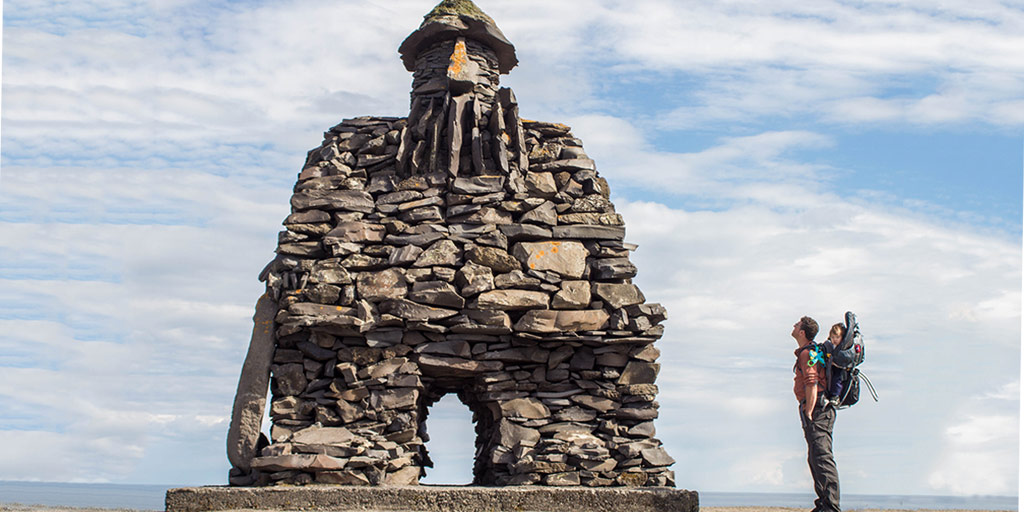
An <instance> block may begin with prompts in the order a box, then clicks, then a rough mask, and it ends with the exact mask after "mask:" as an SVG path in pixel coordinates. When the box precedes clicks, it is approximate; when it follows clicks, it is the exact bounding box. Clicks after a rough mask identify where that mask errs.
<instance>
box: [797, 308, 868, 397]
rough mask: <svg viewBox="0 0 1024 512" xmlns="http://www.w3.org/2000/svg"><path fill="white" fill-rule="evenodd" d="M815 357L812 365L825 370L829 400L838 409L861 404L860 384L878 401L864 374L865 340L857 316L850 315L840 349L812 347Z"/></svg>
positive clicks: (826, 392)
mask: <svg viewBox="0 0 1024 512" xmlns="http://www.w3.org/2000/svg"><path fill="white" fill-rule="evenodd" d="M809 347H810V350H811V354H810V356H811V357H810V360H809V361H808V364H810V365H814V364H820V365H821V366H822V369H824V370H825V382H827V383H828V389H826V390H825V398H826V399H828V401H829V403H831V404H832V406H833V407H835V408H836V409H845V408H847V407H850V406H851V405H853V404H856V403H857V401H859V400H860V382H861V381H864V384H865V385H866V386H867V388H868V391H869V392H870V393H871V398H873V399H874V400H875V401H876V402H877V401H878V393H876V392H875V388H874V386H872V385H871V381H870V380H868V378H867V377H866V376H865V375H864V374H863V373H862V372H861V371H860V368H858V366H860V364H861V363H863V362H864V337H863V336H862V335H861V333H860V324H859V323H857V315H854V314H853V313H852V312H850V311H847V312H846V335H845V336H843V339H842V341H840V342H839V345H836V346H833V345H832V343H831V342H830V341H825V342H823V343H815V344H813V345H809Z"/></svg>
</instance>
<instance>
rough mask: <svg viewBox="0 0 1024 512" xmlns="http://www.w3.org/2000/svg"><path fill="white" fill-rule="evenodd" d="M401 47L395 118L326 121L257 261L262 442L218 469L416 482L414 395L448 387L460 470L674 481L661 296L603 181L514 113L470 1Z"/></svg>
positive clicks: (488, 33)
mask: <svg viewBox="0 0 1024 512" xmlns="http://www.w3.org/2000/svg"><path fill="white" fill-rule="evenodd" d="M455 4H458V5H455ZM453 5H455V7H458V8H457V9H456V8H454V7H453ZM402 53H403V60H404V61H405V63H406V65H407V68H408V69H409V70H410V71H412V72H413V91H412V94H411V108H410V112H409V115H408V116H407V117H404V118H395V117H361V118H356V119H349V120H346V121H343V122H342V123H340V124H339V125H337V126H335V127H333V128H331V129H330V130H329V131H328V132H326V133H325V138H324V141H323V143H322V144H321V145H320V146H319V147H317V148H315V149H313V150H311V151H310V153H309V155H308V158H307V160H306V163H305V165H304V166H303V169H302V171H301V173H300V174H299V177H298V181H297V183H296V185H295V194H294V195H293V196H292V199H291V206H292V214H291V215H289V216H288V218H286V219H285V221H284V225H285V227H286V230H285V231H283V232H282V233H281V235H280V237H279V244H278V248H277V253H278V256H277V258H276V259H275V260H274V261H272V262H271V263H270V264H269V265H268V266H267V269H266V270H265V271H264V272H263V274H262V275H261V279H262V280H265V281H266V283H267V292H268V296H267V299H265V300H266V301H272V304H273V305H272V306H265V307H264V309H268V308H269V309H271V310H272V314H271V315H269V316H271V317H272V321H267V320H264V322H269V323H271V325H270V326H269V327H268V328H267V332H268V333H269V334H267V336H268V337H269V338H268V340H269V341H267V343H268V344H270V345H271V348H270V349H268V350H269V352H267V354H270V355H269V356H264V357H265V358H266V357H269V359H270V361H269V362H268V365H269V366H270V369H271V371H272V375H273V379H272V383H271V390H272V394H273V401H272V404H271V420H272V422H273V426H272V428H271V437H272V439H271V444H270V445H269V446H268V447H266V448H264V449H262V450H261V451H260V453H258V454H257V453H251V455H249V456H237V457H235V458H233V459H232V463H233V464H234V465H235V468H236V469H235V479H234V480H233V481H234V482H236V483H259V484H270V483H290V484H303V483H313V482H317V483H338V484H353V485H382V484H414V483H416V482H417V481H418V479H419V477H420V476H421V475H422V465H423V464H424V462H425V453H424V447H423V446H424V445H423V441H422V438H421V436H420V432H421V431H422V428H423V421H424V416H425V412H426V409H427V407H428V406H429V405H430V404H431V403H433V402H434V401H436V400H437V399H438V398H440V396H442V395H444V394H445V393H449V392H456V393H458V394H459V397H460V399H461V400H462V401H463V403H466V404H467V405H468V406H469V407H470V409H471V410H473V412H474V414H475V415H476V417H477V423H476V433H477V435H476V440H475V443H476V446H477V454H478V455H477V458H476V461H475V464H474V483H476V484H480V485H525V484H542V485H588V486H613V485H618V486H636V485H650V486H671V485H674V482H673V474H672V472H671V470H669V469H668V466H669V465H671V464H672V463H673V462H674V461H673V460H672V459H671V457H669V456H668V455H667V454H666V453H665V452H664V450H663V449H662V448H661V443H660V441H658V440H657V439H656V438H655V437H654V434H655V432H654V425H653V420H654V418H655V417H657V409H658V406H657V402H656V401H655V397H656V394H657V387H656V386H655V384H654V381H655V377H656V375H657V373H658V369H659V365H658V364H657V362H656V360H657V358H658V355H659V353H658V350H657V349H656V348H654V346H653V342H654V341H655V340H657V339H658V338H659V337H660V336H661V334H662V327H661V326H659V325H658V324H659V323H660V322H661V321H663V320H664V319H665V310H664V308H662V307H661V306H660V305H657V304H646V303H645V298H644V296H643V294H642V293H641V292H640V290H639V289H638V288H637V287H636V286H635V285H634V284H633V283H632V278H633V276H635V275H636V273H637V269H636V267H635V266H634V265H633V264H632V263H630V261H629V253H630V252H631V251H632V250H634V249H635V248H636V247H635V246H633V245H631V244H628V243H625V242H624V236H625V228H624V226H623V220H622V218H621V216H620V215H618V214H617V213H615V207H614V205H613V204H612V202H611V201H610V200H609V188H608V183H607V182H606V181H605V180H604V179H603V178H601V177H600V176H599V175H598V173H597V170H596V165H595V163H594V161H593V160H590V159H589V158H588V157H587V156H586V153H585V151H584V150H583V147H582V142H581V141H580V140H579V139H577V138H575V137H574V136H573V135H572V133H571V131H570V129H569V127H568V126H565V125H561V124H555V123H542V122H534V121H527V120H523V119H521V118H520V117H519V113H518V104H517V101H516V99H515V95H514V94H513V93H512V91H511V90H509V89H506V88H499V82H498V76H499V73H505V72H507V71H508V70H509V69H511V67H512V66H514V65H515V53H514V48H513V47H512V45H511V43H509V42H508V41H507V40H506V39H505V38H504V36H503V35H502V34H501V32H500V30H498V29H497V27H496V26H495V25H494V23H493V20H491V19H490V18H488V17H487V16H486V15H484V14H483V13H482V12H479V9H476V6H474V5H472V3H471V2H468V1H465V0H460V1H452V0H447V1H446V2H442V4H441V5H439V6H438V8H436V9H435V10H434V11H432V12H431V13H430V14H429V15H428V16H427V18H426V19H425V21H424V23H423V25H422V26H421V27H420V29H419V30H417V31H416V32H414V33H413V34H412V35H411V36H410V37H409V39H407V40H406V42H405V43H403V45H402ZM258 323H259V322H258ZM254 340H255V338H254ZM264 386H265V384H264ZM264 389H265V387H264ZM241 394H242V393H241V386H240V395H241ZM236 409H237V404H236ZM243 444H244V443H243ZM247 446H248V445H247ZM250 451H252V452H254V450H252V449H250ZM250 460H251V464H250V463H249V462H250ZM237 461H241V462H237Z"/></svg>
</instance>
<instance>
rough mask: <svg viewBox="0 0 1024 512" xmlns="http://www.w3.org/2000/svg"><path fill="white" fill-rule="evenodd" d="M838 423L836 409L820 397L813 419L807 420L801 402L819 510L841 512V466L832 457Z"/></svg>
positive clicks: (801, 421) (802, 423)
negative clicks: (833, 429) (835, 427)
mask: <svg viewBox="0 0 1024 512" xmlns="http://www.w3.org/2000/svg"><path fill="white" fill-rule="evenodd" d="M835 423H836V409H835V408H834V407H832V406H830V405H825V404H824V400H821V399H820V397H819V400H818V403H817V404H816V405H815V407H814V413H813V414H812V420H808V419H807V415H806V414H804V407H803V404H801V405H800V424H801V425H802V426H803V428H804V439H805V440H806V441H807V465H808V466H810V468H811V476H812V477H813V478H814V493H815V494H817V495H818V499H816V500H814V510H815V512H840V508H839V469H838V468H836V461H835V458H833V457H832V427H833V426H834V425H835Z"/></svg>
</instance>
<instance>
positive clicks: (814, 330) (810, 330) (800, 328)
mask: <svg viewBox="0 0 1024 512" xmlns="http://www.w3.org/2000/svg"><path fill="white" fill-rule="evenodd" d="M817 335H818V322H815V321H814V319H813V318H811V317H809V316H805V317H803V318H801V319H800V321H799V322H797V323H795V324H793V334H792V336H793V337H794V338H796V340H797V341H799V342H800V343H801V344H804V343H808V342H811V341H814V337H815V336H817Z"/></svg>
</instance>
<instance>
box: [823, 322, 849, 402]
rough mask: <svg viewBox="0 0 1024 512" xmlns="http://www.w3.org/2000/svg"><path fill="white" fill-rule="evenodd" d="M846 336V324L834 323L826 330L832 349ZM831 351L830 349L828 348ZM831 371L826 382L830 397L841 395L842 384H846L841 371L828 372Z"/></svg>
mask: <svg viewBox="0 0 1024 512" xmlns="http://www.w3.org/2000/svg"><path fill="white" fill-rule="evenodd" d="M845 336H846V326H845V325H843V324H835V325H833V326H832V328H831V329H829V331H828V340H829V341H831V342H832V349H833V350H834V349H835V348H836V347H838V346H839V344H840V343H842V342H843V337H845ZM830 352H831V350H830ZM830 373H832V380H831V382H829V383H828V393H827V395H828V396H829V397H830V398H834V397H840V396H843V386H844V385H845V384H846V381H845V379H843V375H842V373H841V372H830Z"/></svg>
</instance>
